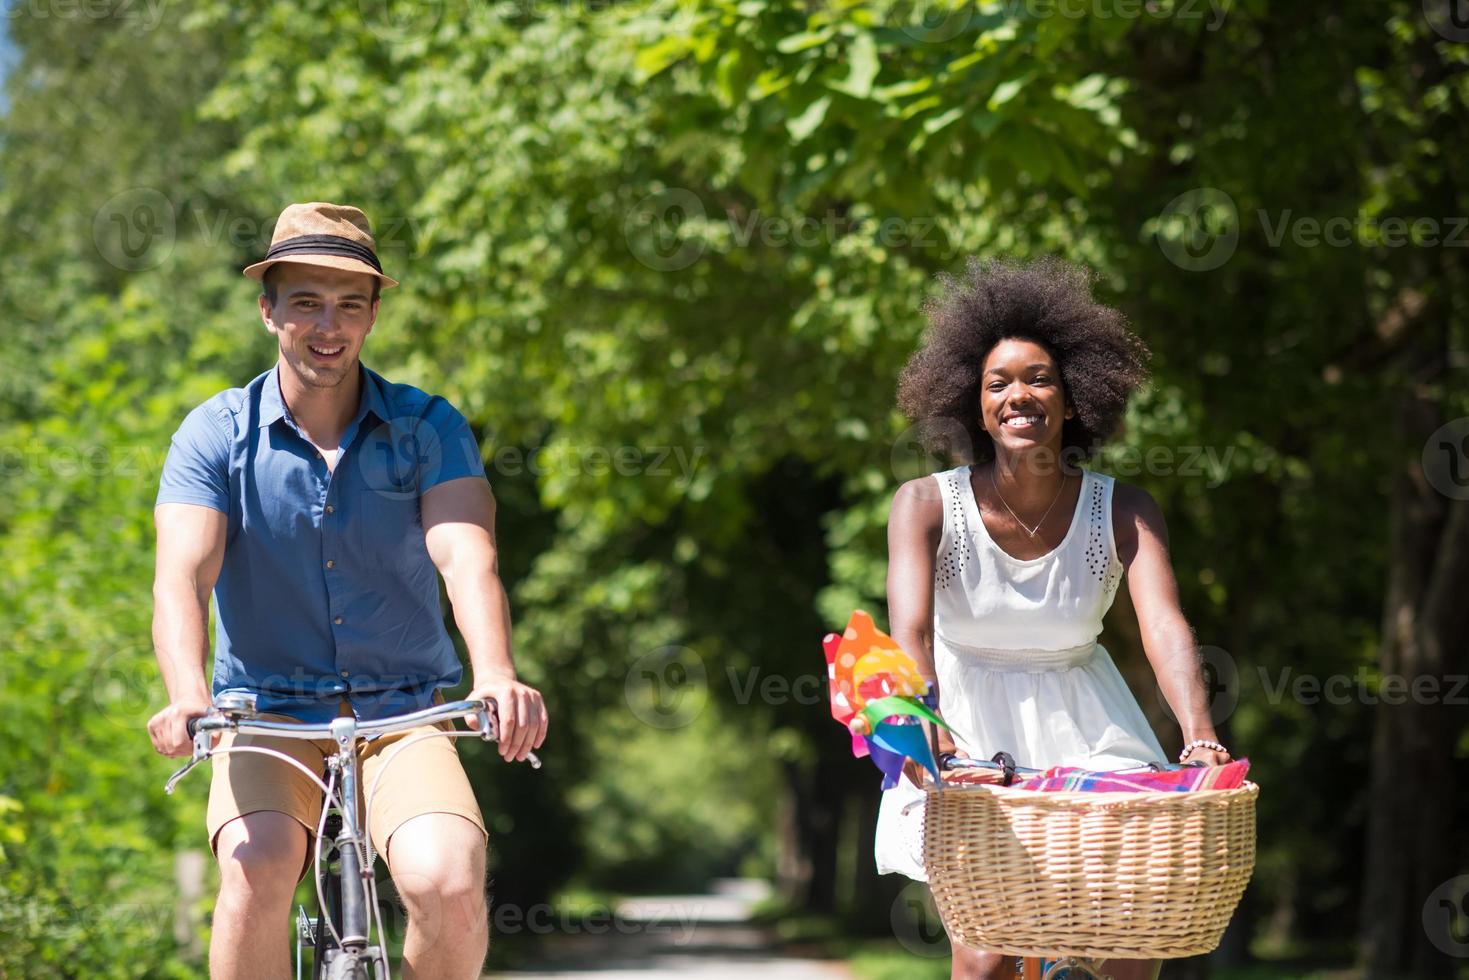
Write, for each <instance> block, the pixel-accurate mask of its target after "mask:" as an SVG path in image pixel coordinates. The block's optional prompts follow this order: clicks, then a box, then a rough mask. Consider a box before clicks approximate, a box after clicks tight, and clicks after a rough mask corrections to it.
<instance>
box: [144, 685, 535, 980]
mask: <svg viewBox="0 0 1469 980" xmlns="http://www.w3.org/2000/svg"><path fill="white" fill-rule="evenodd" d="M493 707H494V701H493V700H491V699H486V700H483V701H454V702H451V703H448V704H442V705H436V706H434V707H432V708H426V709H424V710H422V711H415V712H411V713H409V714H406V715H398V716H396V717H392V718H384V719H380V720H377V721H368V722H360V721H358V720H357V718H356V717H354V716H350V715H349V716H346V717H341V718H334V719H332V720H331V721H330V722H328V723H327V724H325V725H307V724H301V723H297V722H282V721H264V720H257V719H254V718H252V717H251V716H252V715H253V714H254V711H255V702H254V698H253V697H251V696H248V695H245V696H229V695H222V696H221V697H220V698H219V699H218V700H217V701H216V704H215V708H214V710H213V711H212V712H211V713H210V714H207V715H204V716H203V717H200V718H194V719H190V721H189V724H188V728H189V733H190V734H191V735H192V736H193V738H194V752H193V756H192V757H191V758H190V759H189V761H188V762H187V763H185V764H184V765H183V766H182V767H181V768H180V769H179V770H178V771H177V772H175V773H174V774H173V775H172V776H170V777H169V779H168V782H167V783H165V784H164V787H163V791H164V792H165V793H168V794H172V793H173V791H174V788H175V787H176V786H177V785H178V783H179V780H181V779H182V778H183V777H184V776H185V775H187V774H188V772H189V771H190V770H191V769H193V768H194V767H195V766H197V765H198V764H199V763H201V762H203V761H204V760H205V759H207V758H210V757H211V756H214V755H227V754H229V753H231V752H255V753H259V754H262V755H268V756H271V757H273V758H277V759H280V760H282V761H284V762H286V763H289V764H290V765H292V766H295V767H296V768H297V769H299V770H300V771H301V772H303V773H305V774H306V775H307V776H308V777H309V778H310V779H311V780H312V782H314V783H315V784H316V785H317V786H318V787H319V788H320V789H321V791H322V812H321V819H320V821H319V822H318V824H317V828H316V834H315V843H314V853H313V860H312V864H313V874H314V878H315V883H316V892H317V904H318V907H319V909H320V914H319V915H318V918H317V922H318V923H319V926H324V927H325V930H324V931H327V932H329V933H330V934H331V935H330V939H331V940H332V945H330V946H326V947H325V949H323V946H324V944H325V941H326V940H327V938H328V937H327V936H325V935H322V934H321V932H322V931H323V930H321V929H320V928H318V929H314V930H311V931H312V942H311V945H312V946H313V947H314V948H315V950H316V954H315V956H314V961H315V965H314V967H313V976H314V977H322V976H325V977H328V978H333V980H334V978H339V977H340V978H359V977H360V978H364V980H365V978H366V976H367V974H366V968H367V966H368V965H369V964H370V965H371V967H372V970H373V973H374V974H375V976H376V977H377V978H379V980H390V978H391V976H392V974H391V972H390V970H389V968H388V961H387V952H386V950H385V949H384V948H383V947H381V946H377V945H372V944H371V939H372V932H373V928H372V919H373V917H374V916H377V915H378V909H377V882H376V878H375V875H374V873H373V866H374V863H375V861H374V858H375V855H374V854H373V850H372V842H371V838H370V837H369V835H368V829H369V828H368V825H367V821H366V820H364V819H363V815H362V814H360V813H359V811H358V806H357V791H358V787H359V786H360V784H361V778H362V773H361V769H360V765H359V763H358V760H357V746H358V744H359V742H361V741H364V740H366V741H370V740H372V739H375V738H378V737H380V736H382V735H388V734H392V733H394V732H401V731H408V730H409V729H413V728H418V727H421V726H424V725H431V724H435V723H436V722H440V721H446V720H449V719H452V718H455V717H459V716H463V715H473V716H475V717H476V719H477V720H478V722H479V726H478V730H473V731H463V730H456V731H433V732H425V733H423V734H420V735H417V736H414V737H413V738H411V739H409V740H407V741H405V742H403V743H402V744H400V745H396V746H394V747H393V748H392V750H391V752H389V753H388V755H387V757H386V758H385V759H384V761H383V765H382V768H381V769H379V770H378V776H377V778H378V779H381V777H382V773H383V772H384V771H386V769H387V767H388V766H389V765H391V764H392V762H393V759H394V757H395V756H396V755H397V754H398V753H399V752H400V751H401V750H402V749H403V748H405V747H407V746H408V745H411V744H413V743H414V742H417V741H419V740H421V739H425V738H479V739H482V740H483V741H486V742H492V741H495V739H496V738H497V735H498V733H497V730H496V726H495V716H494V714H493V712H492V711H491V709H492V708H493ZM225 731H229V732H234V733H236V734H241V735H273V736H278V737H284V738H296V739H303V740H311V741H315V740H324V739H330V740H331V742H332V745H333V746H334V749H333V751H332V753H331V754H330V755H328V756H327V757H326V760H325V765H326V773H325V775H326V779H325V780H323V779H322V778H321V777H320V776H318V775H317V774H316V773H313V772H311V771H310V770H309V769H308V768H307V767H306V766H304V765H302V764H301V763H300V762H299V761H297V760H296V759H294V758H292V757H290V756H288V755H286V754H284V753H282V752H277V751H275V750H273V749H266V748H261V747H258V746H231V747H230V748H228V749H215V748H214V747H213V742H214V736H215V734H216V733H219V732H225ZM526 761H528V762H530V764H531V766H532V768H535V769H539V768H541V760H540V759H538V758H537V757H536V755H535V754H534V753H531V754H530V755H529V756H528V757H527V760H526ZM376 788H377V782H376V780H374V783H373V785H372V786H371V787H369V788H368V792H367V793H366V794H364V802H366V801H367V800H370V799H371V796H372V794H373V792H374V791H375V790H376ZM334 808H335V810H336V811H337V813H338V814H340V816H341V828H340V830H339V831H338V832H337V833H336V835H335V836H334V837H333V839H332V843H333V845H334V848H335V851H336V854H337V862H338V867H337V871H336V872H335V875H336V877H337V878H338V880H339V882H340V885H341V888H340V893H339V894H338V895H336V896H334V897H335V898H337V899H338V901H337V902H336V904H335V907H329V906H328V901H327V897H328V896H327V892H329V891H330V888H329V887H328V888H326V889H324V888H323V879H324V878H325V879H327V880H328V881H329V880H330V878H331V876H332V872H330V871H329V870H325V871H324V869H323V864H322V836H323V834H324V831H325V828H326V824H327V820H328V817H329V815H330V813H331V811H332V810H333V809H334ZM304 913H305V910H304V909H301V910H300V915H301V916H302V917H303V918H304ZM297 923H298V938H297V949H296V976H297V980H300V975H301V940H300V936H299V931H300V919H298V920H297ZM376 931H377V933H378V936H379V939H380V940H382V939H383V938H385V937H384V936H383V929H382V922H381V918H380V916H379V917H378V923H377V930H376ZM323 971H325V972H323Z"/></svg>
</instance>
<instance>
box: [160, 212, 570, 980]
mask: <svg viewBox="0 0 1469 980" xmlns="http://www.w3.org/2000/svg"><path fill="white" fill-rule="evenodd" d="M244 271H245V275H247V276H249V277H250V278H252V279H255V280H257V281H260V282H261V283H262V287H263V295H262V296H261V297H260V300H259V306H260V315H261V319H262V320H263V321H264V323H265V329H266V331H267V332H269V333H270V334H271V336H273V337H274V338H275V339H276V342H277V345H278V347H279V355H278V359H277V363H276V365H275V367H273V368H272V369H271V370H270V371H267V372H266V373H265V374H262V375H260V376H259V377H257V378H255V379H254V380H253V381H251V382H250V383H249V384H248V385H246V386H245V387H244V388H233V389H230V390H228V391H223V392H220V393H219V394H217V395H215V396H214V397H213V398H211V399H209V400H208V401H206V402H205V403H204V404H202V405H200V406H199V407H198V408H196V409H194V410H193V411H192V412H191V413H189V415H188V417H187V418H186V419H185V420H184V423H183V425H182V426H180V427H179V430H178V432H177V433H176V434H175V435H174V438H173V445H172V448H171V449H170V451H169V454H168V459H167V462H166V463H165V465H164V471H163V477H162V481H161V486H160V489H159V493H158V502H157V509H156V511H155V519H156V522H157V527H158V560H157V573H156V579H155V582H154V586H153V595H154V603H155V607H154V615H153V642H154V646H155V648H156V650H157V655H158V663H159V666H160V668H161V669H162V673H163V680H164V683H165V685H166V686H167V689H168V698H169V705H168V707H166V708H164V709H163V710H162V711H160V712H158V714H156V715H154V716H153V718H152V719H151V720H150V721H149V723H148V732H149V735H150V736H151V737H152V740H153V745H154V747H155V748H156V749H157V750H158V751H159V752H161V753H163V754H164V755H169V756H177V755H185V754H188V752H189V751H190V747H191V740H190V738H189V736H188V733H187V729H186V724H187V721H188V719H190V718H194V717H198V716H199V715H202V714H204V713H205V712H206V711H208V709H209V707H210V704H211V701H212V694H216V695H217V694H220V693H223V692H226V691H246V692H250V693H252V694H254V695H256V698H257V706H258V709H259V710H260V711H261V712H262V713H269V714H276V715H280V716H284V717H288V718H293V719H296V720H300V721H308V722H325V721H327V720H329V719H331V718H333V717H336V716H337V715H339V714H345V713H348V712H355V714H356V715H357V717H358V718H360V719H364V720H371V719H376V718H382V717H386V716H389V715H396V714H402V713H404V712H408V711H415V710H418V709H421V708H426V707H429V706H431V705H432V704H433V703H435V702H436V701H439V700H442V695H439V694H437V689H438V688H440V687H445V686H450V685H454V684H457V683H459V681H460V679H461V675H462V669H461V667H460V664H459V658H458V656H457V654H456V653H455V649H454V645H453V643H452V642H451V641H450V639H449V636H448V633H447V632H446V630H445V629H444V624H443V618H442V614H441V612H440V608H439V592H438V577H437V575H436V574H435V571H437V572H438V573H440V574H442V575H443V577H444V582H445V584H446V586H447V590H448V595H449V600H450V602H451V604H452V606H453V610H454V619H455V622H456V623H457V624H458V626H459V630H460V632H461V633H462V635H463V636H464V640H465V645H466V646H467V648H468V653H469V661H470V665H471V670H472V683H471V690H470V692H469V694H468V697H469V698H494V699H495V701H496V703H497V705H498V710H497V715H498V722H499V726H500V733H501V741H500V754H501V755H502V756H503V757H504V758H506V759H514V760H523V759H524V758H525V757H526V756H527V754H528V753H529V752H530V751H531V750H532V749H534V748H536V747H538V746H540V744H541V742H542V740H543V739H544V738H545V735H546V725H547V716H546V710H545V706H544V704H543V703H542V700H541V695H540V694H539V693H538V692H537V691H535V690H533V689H532V688H530V687H527V686H526V685H524V684H522V683H520V682H519V681H518V680H517V679H516V675H515V667H514V664H513V662H512V659H511V654H510V617H509V604H508V602H507V599H506V596H505V590H504V588H503V586H502V585H501V583H500V579H499V576H498V572H497V558H496V552H495V539H494V518H495V501H494V497H493V496H492V495H491V492H490V485H489V483H488V482H487V481H486V478H485V471H484V464H483V462H482V460H481V458H480V453H479V447H478V446H477V444H476V443H475V440H474V436H473V434H472V433H471V432H470V430H469V426H468V424H467V423H466V422H465V420H464V417H463V416H462V415H460V414H459V412H458V411H456V410H455V409H454V407H453V406H452V405H450V404H449V403H448V402H447V401H445V400H444V399H442V398H439V397H437V396H430V395H427V394H425V393H424V392H422V391H420V390H418V389H417V388H413V387H410V386H408V385H396V384H391V383H389V382H387V381H384V380H383V379H382V378H381V377H380V376H378V375H377V374H375V373H374V372H372V371H369V370H367V369H366V368H365V367H363V366H362V365H361V364H360V363H359V360H358V356H359V354H360V353H361V350H362V345H363V343H364V341H366V339H367V335H368V334H369V333H371V332H372V327H373V324H374V323H375V322H376V320H377V313H378V303H379V298H378V295H379V291H380V290H381V289H387V288H391V287H393V286H396V285H397V283H396V282H395V281H394V280H392V279H390V278H389V277H387V276H386V275H384V274H383V271H382V266H381V264H380V263H379V261H378V258H377V253H376V248H375V243H374V241H373V237H372V231H371V227H370V225H369V224H368V221H367V217H366V216H365V215H364V214H363V213H362V212H361V211H359V210H358V209H356V208H352V207H343V206H339V205H334V204H322V203H311V204H293V205H291V206H290V207H288V208H286V209H285V211H283V212H282V213H281V215H280V218H279V219H278V221H277V222H276V227H275V232H274V234H273V236H272V238H271V245H270V250H269V252H268V253H267V254H266V256H265V259H264V261H261V262H258V263H256V264H254V265H251V266H249V267H248V268H246V269H245V270H244ZM211 592H212V593H213V594H214V596H215V605H216V609H215V615H216V618H215V624H216V631H215V632H216V637H215V639H216V647H215V654H214V671H213V683H212V685H211V684H209V683H206V681H205V674H204V664H205V660H206V657H207V655H208V652H209V634H208V629H207V626H206V621H205V620H206V616H207V615H208V611H209V597H210V594H211ZM211 686H212V694H211ZM410 737H412V733H407V734H404V735H401V736H398V735H395V736H388V737H385V738H382V739H378V740H376V741H374V742H371V743H368V744H367V745H366V746H365V747H364V751H363V771H364V785H367V784H370V783H371V780H372V779H373V777H374V775H375V764H380V763H381V761H382V756H383V754H384V752H383V750H384V749H385V748H387V747H390V746H392V745H395V744H398V743H399V742H402V741H405V740H406V739H407V738H410ZM229 738H230V736H228V735H226V736H224V739H225V740H228V739H229ZM249 740H250V742H252V743H254V744H261V745H266V746H268V747H271V748H275V749H277V750H279V751H283V752H286V753H288V754H290V755H293V756H295V757H297V758H299V759H301V761H303V762H304V763H306V764H307V766H308V768H310V769H313V770H316V771H319V770H320V768H321V751H322V746H317V745H316V743H311V742H302V741H295V740H288V739H269V738H250V739H249ZM221 744H227V741H226V742H222V743H221ZM241 744H245V739H244V738H242V739H241ZM313 746H315V747H313ZM325 747H327V748H329V745H328V746H325ZM369 809H370V811H371V813H370V828H371V833H372V836H373V845H374V847H375V848H376V849H377V850H378V852H379V853H381V854H383V855H384V856H385V857H386V859H387V862H388V867H389V870H390V871H391V872H392V875H393V879H394V883H395V884H396V886H397V889H398V892H399V894H400V895H401V896H402V897H403V900H404V902H405V904H406V905H407V908H408V915H409V918H408V936H407V941H406V945H405V947H404V970H403V972H404V975H405V976H406V977H410V978H412V977H419V978H423V977H434V978H440V977H447V978H459V977H463V978H469V977H477V976H479V970H480V967H481V965H482V962H483V960H484V955H485V950H486V945H487V942H488V921H487V915H486V908H485V899H484V875H485V830H484V820H483V818H482V816H481V815H480V811H479V807H478V805H477V804H476V802H475V799H474V795H473V793H472V791H471V790H470V786H469V781H468V779H467V778H466V776H465V774H464V770H463V768H462V767H461V766H460V764H459V757H458V754H457V751H456V750H455V748H454V742H453V741H452V740H450V739H442V738H430V739H423V740H420V741H419V742H417V743H416V744H415V745H413V746H410V747H408V748H406V749H404V750H403V752H402V753H400V754H399V756H398V758H396V759H395V760H394V762H393V764H392V766H391V767H389V768H388V769H387V770H386V775H385V776H384V778H383V779H382V780H381V781H380V782H379V783H378V790H377V793H376V795H375V796H374V798H373V800H372V802H371V804H370V807H369ZM319 814H320V791H319V790H318V789H317V788H316V787H315V786H313V785H312V784H311V782H310V781H309V780H308V779H306V777H305V776H304V775H302V774H301V773H299V772H298V771H296V770H295V769H294V767H291V766H289V765H287V764H286V763H284V762H281V761H280V760H278V759H272V758H269V757H267V756H262V755H259V754H255V753H239V754H236V755H233V756H220V757H218V758H216V759H215V762H214V777H213V783H212V785H211V788H210V794H209V814H208V821H207V822H208V831H209V838H210V845H211V847H212V848H213V849H214V853H215V855H216V857H217V859H218V861H219V867H220V879H221V883H220V892H219V901H218V904H217V905H216V907H215V916H214V931H213V937H212V941H211V943H210V950H209V962H210V975H211V976H212V977H214V978H216V980H224V978H234V977H247V976H248V977H251V978H276V977H280V978H285V977H286V976H287V975H288V970H289V967H288V930H287V923H288V921H289V906H290V901H291V896H292V893H293V892H294V890H295V885H296V882H297V881H299V880H300V878H301V877H302V876H303V875H304V874H305V872H306V869H307V867H308V848H307V845H308V842H309V835H310V833H314V832H315V828H316V821H317V819H318V816H319Z"/></svg>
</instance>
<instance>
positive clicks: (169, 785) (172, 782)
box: [163, 755, 204, 796]
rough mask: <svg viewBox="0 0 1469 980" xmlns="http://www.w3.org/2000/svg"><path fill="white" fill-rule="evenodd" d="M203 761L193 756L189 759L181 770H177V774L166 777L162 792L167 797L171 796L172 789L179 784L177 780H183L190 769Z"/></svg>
mask: <svg viewBox="0 0 1469 980" xmlns="http://www.w3.org/2000/svg"><path fill="white" fill-rule="evenodd" d="M203 761H204V759H203V758H201V757H200V756H197V755H196V756H194V758H192V759H190V760H189V761H188V762H185V763H184V765H183V768H181V769H179V771H178V772H176V773H174V774H173V775H172V776H169V777H168V782H166V783H164V784H163V792H165V793H167V794H168V795H169V796H172V795H173V788H174V787H175V786H177V785H178V784H179V780H180V779H183V778H184V777H185V776H187V775H188V774H189V770H190V769H192V768H194V767H195V766H197V765H198V764H199V763H201V762H203Z"/></svg>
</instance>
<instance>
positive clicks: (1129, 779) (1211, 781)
mask: <svg viewBox="0 0 1469 980" xmlns="http://www.w3.org/2000/svg"><path fill="white" fill-rule="evenodd" d="M1249 771H1250V760H1249V759H1236V760H1235V761H1234V762H1230V763H1226V764H1225V765H1222V766H1204V767H1201V768H1200V767H1195V768H1184V769H1175V770H1172V771H1170V772H1152V771H1150V770H1138V771H1136V772H1093V771H1091V770H1089V769H1079V768H1077V767H1076V766H1055V767H1053V768H1050V769H1047V770H1046V771H1045V772H1043V773H1041V774H1039V775H1036V776H1022V777H1021V778H1019V779H1017V780H1015V782H1014V783H1012V784H1011V786H1010V788H1011V789H1028V790H1032V791H1034V792H1041V793H1059V792H1082V793H1087V792H1090V793H1141V792H1165V793H1187V792H1190V791H1193V790H1200V789H1234V788H1236V787H1238V786H1239V785H1240V784H1242V783H1243V782H1244V781H1245V775H1246V773H1248V772H1249ZM944 779H945V781H946V782H953V783H971V784H972V783H984V784H991V785H998V784H999V783H1000V781H1001V779H1002V776H1001V774H1000V773H998V772H996V771H994V770H992V769H962V768H961V769H954V770H951V771H950V772H947V773H945V774H944Z"/></svg>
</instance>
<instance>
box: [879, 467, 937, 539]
mask: <svg viewBox="0 0 1469 980" xmlns="http://www.w3.org/2000/svg"><path fill="white" fill-rule="evenodd" d="M888 521H889V523H892V522H895V521H901V522H903V523H904V524H911V525H914V526H918V527H924V528H929V527H942V526H943V523H944V496H943V491H941V490H940V489H939V483H938V480H935V479H934V478H933V477H932V476H921V477H918V478H917V479H914V480H907V481H904V483H903V484H902V485H901V486H899V487H898V490H897V492H896V493H894V494H893V506H892V510H891V511H890V512H889V515H888Z"/></svg>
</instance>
